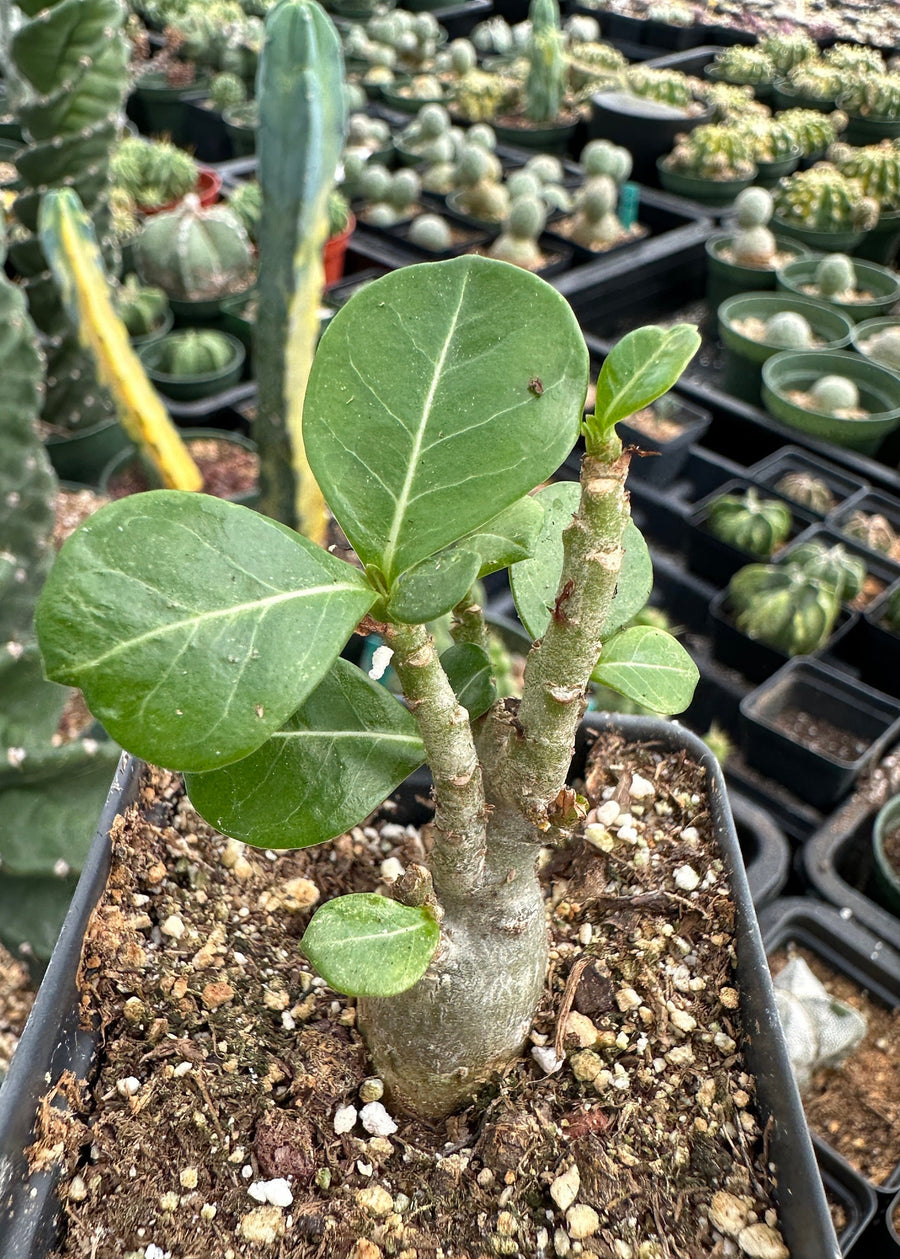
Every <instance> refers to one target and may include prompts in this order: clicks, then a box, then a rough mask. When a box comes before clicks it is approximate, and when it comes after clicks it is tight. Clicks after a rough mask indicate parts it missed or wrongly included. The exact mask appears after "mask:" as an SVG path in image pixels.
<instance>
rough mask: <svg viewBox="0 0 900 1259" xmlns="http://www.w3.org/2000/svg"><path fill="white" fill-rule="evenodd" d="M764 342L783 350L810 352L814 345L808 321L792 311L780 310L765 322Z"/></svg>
mask: <svg viewBox="0 0 900 1259" xmlns="http://www.w3.org/2000/svg"><path fill="white" fill-rule="evenodd" d="M765 341H766V343H767V344H768V345H777V346H779V347H780V348H781V349H783V350H811V349H812V347H813V343H814V337H813V330H812V328H811V327H810V326H809V321H808V320H806V319H804V317H803V316H802V315H798V314H797V313H796V311H793V310H780V311H778V312H777V314H774V315H772V316H771V318H769V319H767V320H766V334H765Z"/></svg>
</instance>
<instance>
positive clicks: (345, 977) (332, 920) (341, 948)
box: [300, 892, 441, 997]
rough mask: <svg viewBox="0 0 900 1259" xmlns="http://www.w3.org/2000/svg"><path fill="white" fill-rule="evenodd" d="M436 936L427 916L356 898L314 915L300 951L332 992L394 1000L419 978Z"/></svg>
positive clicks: (379, 899) (369, 895)
mask: <svg viewBox="0 0 900 1259" xmlns="http://www.w3.org/2000/svg"><path fill="white" fill-rule="evenodd" d="M440 935H441V930H440V927H439V926H438V924H437V922H436V921H435V919H434V916H433V915H432V914H431V913H430V912H429V910H427V909H425V908H422V909H414V908H412V907H411V906H409V905H401V904H399V903H398V902H397V901H391V900H388V899H387V897H385V896H376V895H375V894H374V893H373V892H357V893H355V894H353V895H351V896H338V897H336V898H335V900H333V901H328V902H327V903H326V904H325V905H323V906H322V908H321V909H319V910H317V912H316V913H315V914H314V915H313V917H312V921H311V922H310V924H309V926H308V927H307V928H306V931H305V933H304V935H303V939H302V940H301V941H300V947H301V948H302V950H303V952H304V953H305V954H306V956H307V957H308V958H309V960H310V961H311V962H312V964H313V966H315V968H316V970H317V971H318V972H319V974H320V975H321V976H322V978H323V979H324V980H325V982H326V983H327V984H329V985H330V986H331V987H332V988H334V990H335V992H344V993H346V994H347V996H349V997H394V996H396V995H397V993H398V992H405V991H406V989H407V988H411V987H412V986H413V984H414V983H416V982H417V981H418V980H420V979H421V978H422V976H423V975H424V974H425V971H426V970H427V968H428V963H429V962H430V961H431V959H432V957H433V956H434V951H435V949H436V948H437V946H438V941H439V940H440Z"/></svg>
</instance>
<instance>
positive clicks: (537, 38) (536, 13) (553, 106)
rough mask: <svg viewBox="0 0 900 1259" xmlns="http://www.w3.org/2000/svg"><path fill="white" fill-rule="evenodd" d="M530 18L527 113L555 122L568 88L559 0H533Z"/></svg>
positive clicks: (530, 115) (533, 118)
mask: <svg viewBox="0 0 900 1259" xmlns="http://www.w3.org/2000/svg"><path fill="white" fill-rule="evenodd" d="M528 17H529V20H530V22H531V42H530V45H529V51H528V78H527V80H526V83H525V116H526V117H527V118H529V119H530V120H531V121H532V122H554V121H555V120H556V118H557V117H558V116H559V112H560V109H561V108H562V104H563V97H564V96H565V90H566V60H565V56H564V54H563V36H562V31H561V30H560V25H559V3H558V0H531V7H530V8H529V10H528Z"/></svg>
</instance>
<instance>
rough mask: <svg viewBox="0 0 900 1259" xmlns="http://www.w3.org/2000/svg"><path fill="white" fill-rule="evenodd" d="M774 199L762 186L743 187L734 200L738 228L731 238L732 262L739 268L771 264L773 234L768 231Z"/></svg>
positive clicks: (772, 257) (768, 265)
mask: <svg viewBox="0 0 900 1259" xmlns="http://www.w3.org/2000/svg"><path fill="white" fill-rule="evenodd" d="M773 209H774V202H773V200H772V194H771V193H770V192H767V191H766V189H765V188H745V189H744V190H743V192H740V193H738V195H737V197H736V198H735V201H734V210H735V215H736V217H737V223H738V230H737V231H736V232H735V234H734V236H733V237H732V241H731V252H732V255H733V257H734V261H735V262H736V263H737V264H738V265H739V266H742V267H771V266H772V263H773V260H774V258H775V252H776V248H777V247H776V243H775V237H774V236H773V235H772V233H771V232H770V231H769V228H768V222H769V220H770V219H771V217H772V211H773Z"/></svg>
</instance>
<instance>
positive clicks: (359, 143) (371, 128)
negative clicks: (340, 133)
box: [345, 114, 391, 155]
mask: <svg viewBox="0 0 900 1259" xmlns="http://www.w3.org/2000/svg"><path fill="white" fill-rule="evenodd" d="M390 142H391V128H390V124H389V123H387V122H385V120H384V119H383V118H370V117H369V115H368V114H351V115H350V119H349V121H348V123H347V145H346V149H345V153H355V152H360V153H364V154H366V155H368V154H369V153H374V152H377V150H378V149H383V148H385V146H386V145H388V144H390Z"/></svg>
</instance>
